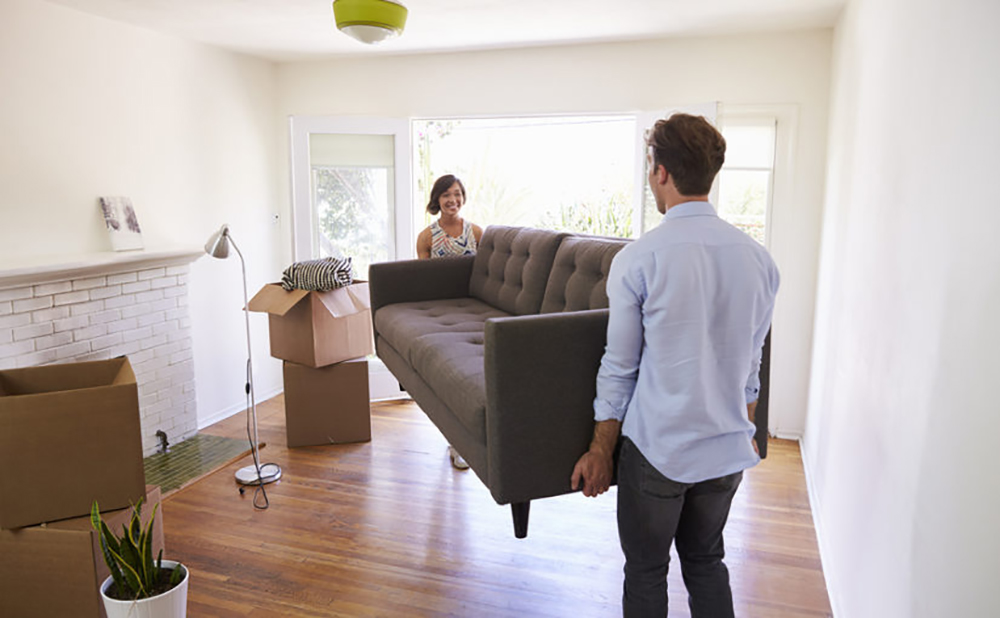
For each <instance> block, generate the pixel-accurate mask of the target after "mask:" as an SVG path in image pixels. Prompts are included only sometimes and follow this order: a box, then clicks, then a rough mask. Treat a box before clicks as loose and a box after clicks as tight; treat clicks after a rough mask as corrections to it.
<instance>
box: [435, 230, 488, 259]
mask: <svg viewBox="0 0 1000 618" xmlns="http://www.w3.org/2000/svg"><path fill="white" fill-rule="evenodd" d="M476 248H477V245H476V235H475V234H474V233H473V232H472V224H471V223H469V222H468V221H464V222H463V223H462V234H461V236H459V237H458V238H452V237H451V236H449V235H448V232H445V231H444V229H442V228H441V224H440V223H439V222H438V221H435V222H434V223H431V257H432V258H437V257H446V256H449V255H475V254H476Z"/></svg>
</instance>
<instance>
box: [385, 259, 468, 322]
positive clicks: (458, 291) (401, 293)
mask: <svg viewBox="0 0 1000 618" xmlns="http://www.w3.org/2000/svg"><path fill="white" fill-rule="evenodd" d="M475 257H476V256H474V255H463V256H459V257H448V258H439V259H435V260H403V261H400V262H380V263H378V264H372V265H371V266H370V267H369V268H368V280H369V281H368V290H369V293H370V295H371V309H372V316H374V315H375V312H376V311H378V310H379V308H381V307H384V306H386V305H392V304H394V303H409V302H415V301H421V300H439V299H444V298H464V297H466V296H468V295H469V279H471V278H472V263H473V261H474V260H475Z"/></svg>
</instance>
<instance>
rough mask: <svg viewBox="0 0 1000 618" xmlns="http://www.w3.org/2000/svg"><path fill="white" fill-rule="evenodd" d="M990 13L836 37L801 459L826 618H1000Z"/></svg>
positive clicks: (966, 2)
mask: <svg viewBox="0 0 1000 618" xmlns="http://www.w3.org/2000/svg"><path fill="white" fill-rule="evenodd" d="M998 22H1000V4H998V3H996V2H993V1H991V0H955V1H954V2H950V3H944V2H928V1H920V2H913V1H912V0H857V1H854V2H852V4H851V5H850V6H849V8H848V10H847V11H846V13H845V14H844V15H843V16H842V18H841V23H840V24H839V25H838V27H837V31H836V41H835V63H834V67H835V68H834V77H833V84H832V106H831V127H830V149H829V153H830V154H829V176H828V181H827V187H828V189H827V194H826V210H825V223H824V230H823V249H822V258H821V277H820V288H819V297H818V301H817V317H816V330H815V350H814V360H813V381H812V387H811V392H810V405H809V414H808V419H807V428H806V434H805V439H804V441H803V447H804V453H805V465H806V471H807V474H808V476H809V479H810V485H811V493H812V497H813V508H814V515H815V518H816V521H817V532H818V535H819V540H820V548H821V552H822V555H823V565H824V570H825V572H826V575H827V580H828V583H829V589H830V595H831V602H832V603H833V606H834V612H835V615H837V616H843V617H845V618H866V617H872V618H876V617H877V618H893V617H900V618H903V617H906V618H910V617H914V618H920V617H924V616H926V617H943V616H970V617H971V616H995V615H998V613H1000V600H998V597H997V591H996V582H997V578H998V576H1000V534H998V533H997V510H998V508H1000V499H998V494H997V489H998V488H1000V472H998V470H1000V468H998V467H997V465H996V453H997V451H998V449H997V437H998V436H1000V413H998V412H1000V404H998V397H997V392H996V383H997V373H998V369H1000V363H998V362H997V354H998V350H1000V326H998V319H997V316H1000V243H998V242H997V240H996V235H997V230H1000V204H998V203H997V198H996V188H995V185H994V183H995V182H996V173H997V169H998V167H1000V157H998V154H997V144H998V143H1000V120H998V116H997V114H998V110H1000V80H998V79H997V65H998V61H1000V43H998V41H1000V39H998V38H997V37H996V32H995V29H996V24H997V23H998Z"/></svg>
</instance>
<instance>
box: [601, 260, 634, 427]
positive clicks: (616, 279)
mask: <svg viewBox="0 0 1000 618" xmlns="http://www.w3.org/2000/svg"><path fill="white" fill-rule="evenodd" d="M628 258H629V252H628V251H627V250H622V251H621V252H620V253H619V254H618V255H617V256H615V260H614V262H612V264H611V270H610V272H609V273H608V284H607V292H608V306H609V309H610V315H609V318H608V343H607V346H606V347H605V349H604V357H603V358H602V359H601V367H600V370H599V371H598V373H597V397H596V398H595V399H594V420H596V421H598V422H600V421H607V420H618V421H621V420H622V419H624V418H625V412H626V411H627V410H628V405H629V402H630V401H631V400H632V394H633V393H634V392H635V385H636V379H637V376H638V374H639V361H640V360H641V359H642V344H643V326H642V303H643V300H644V299H645V296H646V286H645V283H644V281H643V277H642V274H641V271H640V270H639V269H638V268H637V267H636V266H635V265H634V264H633V263H632V262H630V261H629V259H628Z"/></svg>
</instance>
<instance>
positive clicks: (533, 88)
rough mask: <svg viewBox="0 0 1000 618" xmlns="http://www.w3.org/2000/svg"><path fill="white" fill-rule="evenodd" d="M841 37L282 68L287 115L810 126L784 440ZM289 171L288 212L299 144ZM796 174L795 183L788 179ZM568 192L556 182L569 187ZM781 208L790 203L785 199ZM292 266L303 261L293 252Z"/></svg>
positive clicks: (791, 241)
mask: <svg viewBox="0 0 1000 618" xmlns="http://www.w3.org/2000/svg"><path fill="white" fill-rule="evenodd" d="M831 44H832V39H831V32H830V31H810V32H802V33H792V34H768V35H757V36H733V37H715V38H691V39H673V40H662V41H653V42H636V43H620V44H602V45H580V46H569V47H546V48H533V49H521V50H502V51H486V52H475V53H451V54H428V55H417V56H400V57H384V56H383V57H378V58H371V59H358V58H352V59H348V60H338V61H323V62H302V63H292V64H283V65H280V66H279V68H278V91H279V93H280V100H279V115H280V116H281V118H282V121H283V122H285V123H286V124H287V116H290V115H362V116H395V117H414V116H416V117H420V116H432V117H433V116H449V115H451V116H468V115H489V114H535V113H577V112H579V113H584V112H622V111H640V110H656V109H663V108H665V107H668V106H672V105H682V104H691V103H701V102H706V101H721V102H722V103H723V105H724V106H735V107H739V106H753V105H755V104H785V107H786V108H791V109H793V111H795V112H797V125H796V126H795V127H794V128H795V131H794V133H795V135H796V136H797V150H796V157H795V160H794V178H793V182H792V185H791V191H790V192H789V193H788V194H786V195H783V196H781V199H782V201H781V203H780V204H779V203H778V202H776V203H775V207H774V213H773V217H772V221H771V224H772V241H773V242H772V247H771V248H772V253H773V254H774V257H775V259H776V261H777V262H778V265H779V267H780V269H781V271H782V278H783V281H782V289H781V293H780V295H779V301H778V307H777V310H776V315H775V336H774V357H773V358H774V360H773V369H772V381H773V382H772V383H773V389H774V390H773V391H772V407H771V410H772V412H771V415H772V416H771V420H772V423H771V428H772V431H777V432H779V433H781V434H786V435H787V434H791V435H797V434H800V433H801V431H802V429H803V427H804V419H805V408H806V399H807V386H808V375H809V358H810V354H811V341H812V323H813V304H814V298H815V286H816V268H817V261H818V259H817V246H818V243H819V237H820V222H821V204H822V196H823V178H824V166H825V152H826V129H827V106H828V103H829V77H830V72H829V70H830V52H831ZM282 148H283V149H284V152H283V154H282V156H281V157H280V159H279V173H278V179H279V182H280V183H282V189H281V190H280V191H279V193H280V195H281V197H282V200H283V202H282V208H283V212H285V213H289V212H290V205H289V203H288V198H287V196H288V195H289V190H288V188H287V178H288V167H287V165H288V164H287V161H288V156H287V140H286V141H285V142H284V143H283V144H282ZM785 171H786V173H787V171H788V170H785ZM558 181H559V179H553V182H558ZM776 197H777V196H776ZM283 253H285V254H289V255H290V253H291V249H290V248H289V247H288V246H287V245H286V246H285V247H284V248H283Z"/></svg>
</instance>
